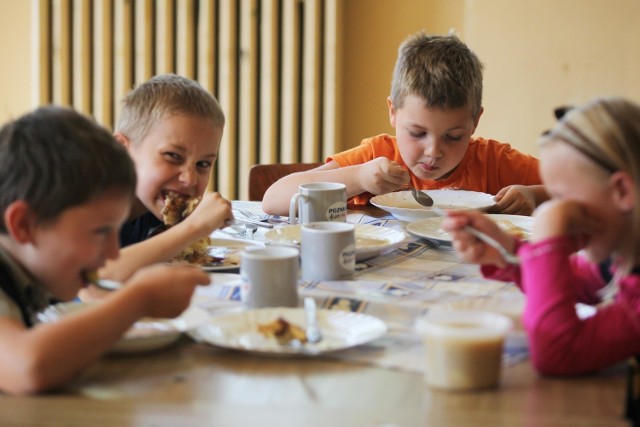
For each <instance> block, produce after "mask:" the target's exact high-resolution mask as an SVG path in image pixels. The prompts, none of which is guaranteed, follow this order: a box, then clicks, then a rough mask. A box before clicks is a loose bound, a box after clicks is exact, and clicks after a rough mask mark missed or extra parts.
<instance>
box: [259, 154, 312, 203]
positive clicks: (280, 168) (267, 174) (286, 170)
mask: <svg viewBox="0 0 640 427" xmlns="http://www.w3.org/2000/svg"><path fill="white" fill-rule="evenodd" d="M320 165H322V163H321V162H316V163H286V164H280V163H275V164H258V165H253V166H251V169H249V200H252V201H259V202H261V201H262V198H263V197H264V193H265V192H266V191H267V189H268V188H269V187H271V184H273V183H274V182H276V181H277V180H279V179H280V178H282V177H283V176H287V175H289V174H291V173H294V172H302V171H306V170H309V169H313V168H317V167H318V166H320Z"/></svg>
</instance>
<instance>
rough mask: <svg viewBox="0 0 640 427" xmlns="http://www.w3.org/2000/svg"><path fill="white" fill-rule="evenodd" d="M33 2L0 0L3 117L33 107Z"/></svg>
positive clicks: (0, 113) (0, 102)
mask: <svg viewBox="0 0 640 427" xmlns="http://www.w3.org/2000/svg"><path fill="white" fill-rule="evenodd" d="M30 14H31V2H30V1H22V0H0V28H2V35H1V36H0V58H2V62H3V66H2V71H0V76H1V78H0V121H1V122H4V121H5V120H7V119H9V118H12V117H16V116H18V115H20V114H22V113H24V112H26V111H28V110H29V109H30V108H31V105H32V93H31V71H32V68H31V35H30V28H29V22H30V20H31V16H30Z"/></svg>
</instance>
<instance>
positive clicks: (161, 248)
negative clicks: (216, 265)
mask: <svg viewBox="0 0 640 427" xmlns="http://www.w3.org/2000/svg"><path fill="white" fill-rule="evenodd" d="M232 218H233V214H232V212H231V202H229V201H228V200H226V199H224V198H223V197H222V196H220V194H218V193H205V194H204V196H203V197H202V200H201V201H200V203H199V204H198V206H197V207H196V208H195V209H194V211H193V212H192V213H191V215H189V216H188V217H187V218H185V219H184V221H182V222H181V223H179V224H176V225H174V226H173V227H171V228H169V229H168V230H165V231H163V232H162V233H160V234H157V235H155V236H153V237H151V238H149V239H147V240H144V241H142V242H140V243H136V244H134V245H131V246H127V247H126V248H122V249H121V250H120V256H119V257H118V258H117V259H115V260H109V261H107V264H106V266H105V267H104V268H102V269H101V270H100V272H99V275H100V277H103V278H108V279H112V280H116V281H124V280H126V279H127V278H129V276H131V275H132V274H133V273H134V272H135V271H137V270H138V269H139V268H141V267H144V266H147V265H151V264H155V263H158V262H165V261H167V260H169V259H171V258H173V257H174V256H176V255H178V254H179V253H180V252H181V251H182V250H184V249H185V248H186V247H187V246H189V245H190V244H191V243H193V242H195V241H196V240H198V239H200V238H202V237H205V236H208V235H209V234H211V233H212V232H213V231H215V230H217V229H218V228H222V227H224V224H225V222H226V221H227V220H230V219H232Z"/></svg>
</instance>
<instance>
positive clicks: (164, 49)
mask: <svg viewBox="0 0 640 427" xmlns="http://www.w3.org/2000/svg"><path fill="white" fill-rule="evenodd" d="M155 4H156V46H155V55H156V74H165V73H171V72H174V71H175V70H174V69H173V64H174V60H175V55H176V51H175V45H174V40H175V26H174V25H173V23H174V17H175V11H174V9H173V1H171V0H156V2H155Z"/></svg>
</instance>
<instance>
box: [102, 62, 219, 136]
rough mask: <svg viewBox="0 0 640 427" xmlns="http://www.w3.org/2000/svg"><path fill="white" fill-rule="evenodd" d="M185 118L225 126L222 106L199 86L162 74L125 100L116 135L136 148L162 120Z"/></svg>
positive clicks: (177, 76)
mask: <svg viewBox="0 0 640 427" xmlns="http://www.w3.org/2000/svg"><path fill="white" fill-rule="evenodd" d="M181 114H182V115H188V116H194V117H200V118H203V119H206V120H211V121H212V122H213V123H214V124H215V125H217V126H220V127H223V126H224V121H225V119H224V113H223V112H222V109H221V108H220V104H218V101H217V100H216V98H215V97H214V96H213V95H212V94H211V93H209V92H207V90H206V89H204V88H203V87H202V86H201V85H200V84H199V83H198V82H196V81H194V80H191V79H188V78H186V77H183V76H179V75H177V74H162V75H158V76H154V77H152V78H151V79H149V80H147V81H146V82H144V83H142V84H140V85H139V86H138V87H136V88H135V89H133V90H132V91H131V92H129V94H128V95H127V96H126V97H125V98H124V99H123V101H122V110H121V112H120V118H119V119H118V122H117V124H116V129H115V131H116V132H118V133H121V134H123V135H125V136H126V137H127V138H129V139H130V140H131V141H132V142H133V143H134V144H136V143H139V142H140V141H142V139H143V138H144V137H145V136H146V135H147V134H148V132H149V130H150V129H151V127H152V126H153V125H154V124H155V123H156V122H157V121H158V120H161V119H165V118H167V117H170V116H174V115H181Z"/></svg>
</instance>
